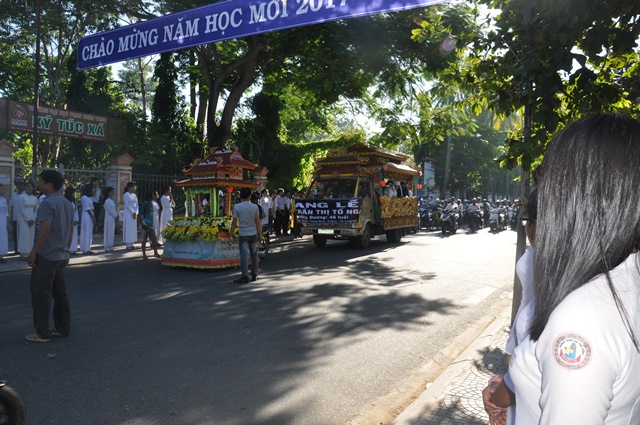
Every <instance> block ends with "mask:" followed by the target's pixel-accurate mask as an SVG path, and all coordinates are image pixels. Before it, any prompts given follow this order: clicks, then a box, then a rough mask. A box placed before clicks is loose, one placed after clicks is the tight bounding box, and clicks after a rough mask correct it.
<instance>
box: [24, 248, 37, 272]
mask: <svg viewBox="0 0 640 425" xmlns="http://www.w3.org/2000/svg"><path fill="white" fill-rule="evenodd" d="M27 265H29V267H32V268H34V269H35V268H36V267H38V266H37V264H36V253H35V252H33V251H31V253H29V256H28V257H27Z"/></svg>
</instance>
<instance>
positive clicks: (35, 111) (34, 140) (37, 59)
mask: <svg viewBox="0 0 640 425" xmlns="http://www.w3.org/2000/svg"><path fill="white" fill-rule="evenodd" d="M35 4H36V6H35V9H36V10H35V12H36V57H35V67H36V69H35V78H34V81H35V83H34V89H33V91H34V96H33V136H32V139H31V144H32V149H33V155H32V159H31V161H32V163H31V180H32V181H33V185H34V187H35V186H36V184H37V177H36V171H37V167H36V164H37V159H38V149H37V148H38V119H39V117H38V107H39V106H40V13H41V7H40V0H35Z"/></svg>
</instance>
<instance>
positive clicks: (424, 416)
mask: <svg viewBox="0 0 640 425" xmlns="http://www.w3.org/2000/svg"><path fill="white" fill-rule="evenodd" d="M510 321H511V306H508V307H507V308H505V309H503V311H502V312H501V313H499V314H498V316H497V317H496V319H495V320H494V321H493V322H492V323H491V324H490V325H489V326H488V327H487V328H486V329H485V330H484V332H482V334H481V335H480V336H479V337H478V338H477V339H476V340H475V341H473V342H472V343H471V344H470V345H469V346H468V347H467V348H466V349H465V350H464V351H463V352H462V354H460V356H458V358H457V359H456V360H454V361H453V362H452V363H451V365H450V366H449V367H448V368H447V369H446V370H445V371H444V372H443V373H442V374H441V375H440V376H439V377H438V378H437V379H436V380H435V381H434V382H433V383H431V385H428V387H427V388H426V389H425V391H424V392H423V393H422V394H421V395H420V396H419V397H418V398H417V399H416V400H415V401H414V402H413V403H412V404H411V405H410V406H409V407H407V408H406V409H405V410H404V411H403V412H402V413H401V414H400V415H399V416H398V417H397V418H396V419H395V420H394V421H393V422H392V423H391V425H481V424H482V425H486V424H487V423H488V422H489V417H488V416H487V414H486V413H485V411H484V407H483V404H482V390H483V389H484V387H486V385H487V381H488V380H489V378H490V377H491V376H496V375H499V374H500V373H502V372H504V371H505V370H506V365H505V364H504V347H505V344H506V342H507V337H508V336H509V323H510Z"/></svg>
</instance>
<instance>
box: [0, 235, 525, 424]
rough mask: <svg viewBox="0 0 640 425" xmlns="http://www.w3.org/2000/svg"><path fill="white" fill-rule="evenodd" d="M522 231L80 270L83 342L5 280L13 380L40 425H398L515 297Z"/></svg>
mask: <svg viewBox="0 0 640 425" xmlns="http://www.w3.org/2000/svg"><path fill="white" fill-rule="evenodd" d="M514 255H515V233H513V232H502V233H501V234H498V235H493V234H489V233H488V232H487V231H486V230H483V231H480V232H479V233H478V234H475V235H467V234H464V233H458V234H456V235H453V236H449V237H442V236H441V235H440V234H437V233H420V234H417V235H411V236H409V237H407V238H403V240H402V242H401V243H400V244H397V245H391V244H388V243H386V242H384V241H374V243H373V244H372V246H371V247H370V249H368V250H365V251H362V250H357V249H353V248H350V247H349V246H348V244H345V243H338V242H333V243H332V242H329V243H328V244H327V247H326V248H325V249H317V248H315V247H314V246H313V244H312V242H310V241H309V240H307V239H305V240H298V241H295V242H292V243H289V244H286V245H284V244H282V245H279V246H276V247H275V249H274V252H272V253H271V254H270V255H269V257H268V258H267V260H266V261H265V262H264V263H263V265H262V271H261V276H260V280H259V281H258V284H255V285H246V286H238V285H233V284H229V283H228V282H230V281H231V280H232V279H233V278H235V277H236V276H237V273H238V272H237V270H229V271H217V272H203V271H193V270H185V269H172V268H166V267H163V266H161V265H160V264H159V262H157V261H153V260H151V261H148V262H143V261H141V260H138V261H135V260H128V261H122V262H111V263H97V264H90V265H83V266H73V267H71V268H70V269H69V272H68V281H69V292H70V295H71V301H72V313H73V318H72V321H73V335H72V337H71V338H69V339H56V340H54V341H52V342H50V343H47V344H33V343H29V342H27V341H25V340H24V335H26V334H27V333H28V332H31V329H32V326H31V309H30V303H29V292H28V273H26V272H18V273H5V274H1V275H0V292H1V293H2V297H1V299H0V308H1V311H2V316H3V320H2V321H1V323H0V378H2V379H6V380H8V381H10V383H11V384H12V385H13V386H15V387H16V388H18V390H19V391H20V392H21V394H22V395H23V396H24V398H25V401H26V403H27V406H28V416H29V424H34V425H48V424H52V425H58V424H60V425H62V424H64V425H73V424H78V425H82V424H105V425H111V424H113V425H125V424H126V425H134V424H135V425H156V424H157V425H173V424H189V425H191V424H194V425H195V424H198V425H200V424H230V425H235V424H238V425H240V424H242V425H247V424H260V425H263V424H264V425H266V424H278V425H281V424H302V425H305V424H313V425H316V424H321V425H325V424H326V425H331V424H347V423H349V424H373V423H375V424H379V423H389V422H390V421H391V419H392V418H393V417H395V416H396V415H397V414H398V413H399V412H400V411H401V410H402V408H404V407H405V406H406V405H407V404H408V403H409V402H410V401H411V400H412V398H413V397H415V396H416V395H418V394H419V393H420V391H421V390H422V389H423V388H424V385H425V384H426V383H427V382H428V381H430V380H432V379H433V378H434V377H435V376H437V374H438V372H439V371H440V370H441V369H442V368H443V367H446V366H447V365H448V364H449V362H450V359H452V358H455V357H456V356H457V355H458V354H459V353H460V351H461V350H463V349H464V348H465V347H466V345H467V343H468V342H469V341H471V340H472V339H473V338H474V337H475V336H477V334H479V333H480V331H481V330H482V329H483V328H484V327H485V326H486V325H487V324H488V323H489V322H490V319H491V318H492V317H490V316H491V314H492V312H497V311H498V310H501V309H502V308H503V307H504V305H506V304H507V303H508V302H509V296H510V286H511V284H512V279H513V263H514Z"/></svg>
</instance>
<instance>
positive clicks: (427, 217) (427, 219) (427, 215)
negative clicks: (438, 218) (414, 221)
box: [420, 207, 434, 230]
mask: <svg viewBox="0 0 640 425" xmlns="http://www.w3.org/2000/svg"><path fill="white" fill-rule="evenodd" d="M433 225H434V220H433V212H432V211H431V208H428V207H423V208H421V209H420V228H421V229H422V228H425V229H427V230H431V228H432V227H433Z"/></svg>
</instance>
